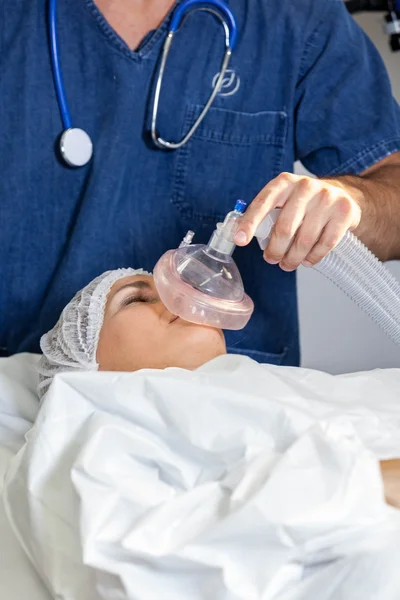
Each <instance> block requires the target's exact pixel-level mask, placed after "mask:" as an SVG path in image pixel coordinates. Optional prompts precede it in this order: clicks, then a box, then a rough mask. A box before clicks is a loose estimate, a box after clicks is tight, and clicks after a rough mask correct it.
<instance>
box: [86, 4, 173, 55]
mask: <svg viewBox="0 0 400 600" xmlns="http://www.w3.org/2000/svg"><path fill="white" fill-rule="evenodd" d="M85 8H86V10H87V12H88V13H89V16H90V17H91V19H93V20H94V23H95V25H97V28H98V29H99V30H100V32H101V34H102V35H103V36H104V37H105V38H106V39H107V40H108V41H109V42H110V43H111V46H112V48H113V49H114V50H116V51H117V52H119V53H122V54H123V55H124V56H126V57H127V58H129V59H130V60H133V61H134V62H138V61H140V60H142V59H146V58H147V57H148V55H149V54H150V52H151V51H152V49H153V48H154V46H155V44H157V42H158V41H159V39H160V38H161V36H162V35H163V34H164V33H165V32H166V30H167V27H168V24H169V21H170V19H171V16H172V12H173V10H172V11H170V13H169V14H168V15H167V16H166V17H165V19H164V21H163V22H162V23H161V25H160V27H158V29H157V30H156V31H155V32H154V33H153V35H152V36H151V38H150V39H149V40H148V42H146V44H145V46H144V47H143V49H139V50H137V51H136V50H131V49H130V48H129V46H128V45H127V44H126V43H125V42H124V40H123V39H122V38H121V37H120V36H119V35H118V33H117V32H116V31H114V29H113V28H112V27H111V25H110V24H109V23H108V21H107V19H106V18H105V17H104V16H103V14H102V13H101V11H100V10H99V9H98V8H97V6H96V4H95V3H94V1H93V0H86V1H85Z"/></svg>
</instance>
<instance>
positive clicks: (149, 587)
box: [0, 357, 400, 600]
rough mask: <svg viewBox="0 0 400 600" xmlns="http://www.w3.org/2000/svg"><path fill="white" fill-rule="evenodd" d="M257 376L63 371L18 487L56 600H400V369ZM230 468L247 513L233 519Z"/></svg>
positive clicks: (229, 368) (240, 369)
mask: <svg viewBox="0 0 400 600" xmlns="http://www.w3.org/2000/svg"><path fill="white" fill-rule="evenodd" d="M260 369H261V367H259V366H257V365H256V364H255V363H252V361H249V360H248V359H246V358H243V357H227V358H226V359H225V358H221V359H217V360H216V361H214V362H212V363H209V365H206V366H205V367H203V368H202V369H200V370H199V371H198V372H197V373H194V374H190V373H188V372H183V371H180V370H168V371H166V372H154V371H153V372H141V373H137V374H107V373H101V374H93V373H91V374H65V375H61V376H59V377H58V378H57V379H56V382H55V385H54V386H53V387H52V390H51V392H50V394H49V396H48V397H47V400H46V402H45V403H44V406H43V410H42V411H41V412H40V416H39V418H38V421H37V425H36V426H35V427H34V429H33V430H32V431H31V433H30V434H29V442H28V444H27V446H26V447H25V454H21V455H20V457H19V460H17V461H13V466H12V468H11V469H10V471H9V477H10V478H9V479H8V482H9V484H10V483H11V487H9V493H8V497H7V502H8V510H9V512H10V514H12V518H13V519H14V522H15V524H16V527H17V529H18V531H19V535H20V536H21V539H23V540H24V544H25V545H26V547H27V550H28V552H30V554H31V556H32V560H33V561H34V562H35V564H36V566H37V568H38V570H39V571H40V572H41V573H42V576H43V577H44V578H45V579H46V581H47V585H48V586H49V588H50V589H52V590H53V593H54V595H55V596H56V597H59V598H65V599H68V600H77V598H79V599H82V600H93V599H94V598H96V599H98V598H104V599H106V600H111V599H112V600H117V599H118V600H121V599H126V598H130V599H132V598H137V599H142V598H143V599H145V600H149V599H151V600H153V598H154V599H155V598H157V600H165V599H166V598H168V599H173V600H181V599H182V600H194V599H196V600H197V599H200V598H201V599H202V600H204V599H205V600H210V598H211V597H212V598H216V599H217V598H218V600H228V599H229V600H232V599H233V598H235V599H236V598H239V597H240V598H242V599H244V598H245V599H246V600H251V599H256V598H257V599H258V600H259V599H260V598H261V597H262V600H272V599H273V600H278V599H279V600H299V599H300V598H301V599H302V600H304V599H306V600H309V599H310V598H315V599H316V600H317V599H318V600H348V598H352V600H361V599H362V600H376V598H378V597H379V598H381V597H382V598H384V599H385V600H398V597H399V596H398V592H399V590H400V570H399V569H398V564H400V543H399V540H400V515H399V514H398V512H397V511H394V510H393V509H390V508H389V507H387V506H386V505H385V503H384V500H383V493H382V489H381V481H380V475H379V469H378V465H377V461H376V458H391V457H399V456H400V401H399V398H400V393H399V392H400V371H399V370H397V371H376V372H372V373H365V374H363V373H361V374H358V375H349V376H344V377H338V378H334V377H331V376H328V375H325V374H322V373H317V372H312V371H307V370H303V369H299V370H298V369H288V368H279V367H265V371H263V370H261V371H260ZM263 369H264V368H263ZM206 392H207V393H206ZM313 424H319V425H318V426H317V427H314V425H313ZM347 425H349V426H350V429H348V428H347ZM295 440H298V441H297V442H295ZM324 449H326V451H325V450H324ZM161 450H162V451H163V452H161V455H160V454H159V451H161ZM321 450H322V452H321ZM269 454H271V457H272V458H274V460H273V461H272V460H270V458H269ZM275 457H276V458H277V460H275ZM279 457H280V458H279ZM375 457H376V458H375ZM259 459H262V460H259ZM266 459H267V460H266ZM320 459H321V460H320ZM242 460H246V461H248V465H247V463H246V469H242V468H241V466H240V464H239V463H240V461H242ZM21 461H22V462H21ZM237 461H239V463H238V464H237V465H236V463H237ZM225 462H226V465H225ZM220 463H221V464H220ZM221 465H222V466H223V467H224V468H223V471H224V473H225V471H226V478H225V475H224V474H223V473H222V472H221V473H222V475H223V485H222V487H221V489H223V490H225V491H229V490H230V489H231V487H232V491H233V490H235V494H234V496H235V497H236V501H237V500H238V498H239V497H240V495H241V494H243V493H244V495H245V497H246V498H247V499H246V498H244V504H243V510H244V509H246V506H249V511H247V512H246V515H247V516H246V518H244V516H243V514H244V513H242V512H241V511H242V508H241V509H240V511H237V512H236V509H235V510H234V511H233V512H232V514H231V515H230V517H229V520H228V521H225V523H223V522H221V523H220V524H219V523H218V522H219V515H220V512H219V504H218V502H217V503H215V502H214V500H215V498H216V496H215V494H216V493H218V490H219V489H220V483H222V479H221V477H222V475H221V473H220V471H221V468H222V466H221ZM224 465H225V466H224ZM235 465H236V466H235ZM232 466H233V467H235V468H236V467H237V469H236V475H235V477H238V479H236V478H235V477H234V478H233V479H232V478H231V474H232V471H231V467H232ZM20 467H22V468H20ZM71 467H72V468H71ZM247 467H248V468H247ZM275 467H276V468H275ZM71 475H72V479H71ZM239 475H240V477H241V476H242V475H243V477H244V479H243V481H242V479H241V478H240V477H239ZM304 478H306V480H307V481H308V484H307V485H304ZM214 479H215V481H214ZM245 479H246V485H245ZM249 479H250V480H249ZM220 480H221V481H220ZM215 484H217V485H215ZM316 484H317V485H316ZM253 486H255V487H256V488H257V489H256V490H255V488H254V487H253ZM192 488H193V489H192ZM239 488H240V489H241V492H240V490H239ZM139 490H140V491H139ZM138 491H139V494H138ZM77 492H78V494H79V498H78V495H77ZM192 492H194V495H192ZM162 493H164V495H165V496H166V497H165V503H164V499H163V495H162ZM224 493H225V492H224ZM229 493H230V492H229ZM254 493H256V496H257V497H256V496H254ZM248 494H249V496H248ZM217 495H218V494H217ZM234 496H232V499H234ZM253 499H254V503H253ZM258 499H259V500H260V502H258ZM175 500H176V502H175ZM192 500H193V501H194V504H193V506H192V504H190V503H191V501H192ZM181 501H182V503H181ZM248 501H249V502H248ZM10 502H11V503H10ZM184 503H186V504H184ZM250 503H251V505H250ZM156 506H157V507H158V506H159V508H160V510H158V509H157V510H154V511H153V507H156ZM204 506H206V508H207V510H208V511H209V522H208V520H207V522H206V523H204V522H203V516H204V515H203V509H204ZM224 506H225V505H224ZM227 506H228V507H229V506H230V505H229V504H228V505H227ZM185 507H186V508H185ZM164 508H165V511H164ZM230 508H232V507H230ZM230 508H229V510H230ZM253 508H254V509H255V512H254V515H255V519H253V520H252V519H251V518H250V519H249V518H248V517H250V516H251V514H252V512H251V511H252V510H253ZM184 509H185V510H184ZM148 511H150V512H148ZM174 511H175V512H174ZM198 511H200V512H198ZM146 514H147V515H148V519H147V518H144V517H145V515H146ZM223 514H224V513H223ZM223 514H222V516H223ZM241 515H242V516H243V519H244V520H243V522H242V521H241ZM121 519H122V520H121ZM137 519H138V520H137ZM160 519H161V520H160ZM185 519H186V521H185ZM214 521H215V522H214ZM136 524H137V525H138V527H136ZM204 524H205V525H206V528H205V530H204V531H203V527H204ZM382 524H384V527H382ZM142 525H143V528H144V531H143V532H141V527H142ZM215 525H217V526H218V527H217V529H215ZM242 525H243V528H242ZM199 526H200V529H201V531H200V530H199V531H197V527H199ZM338 526H340V527H339V529H341V531H339V530H338ZM386 526H387V528H386ZM231 527H232V529H230V528H231ZM193 528H194V529H193ZM235 531H236V532H237V533H238V537H236V538H235ZM263 532H264V533H263ZM231 534H233V535H231ZM177 535H178V537H177ZM179 536H180V537H179ZM193 536H194V537H193ZM251 536H253V538H252V539H254V540H256V539H259V537H260V536H261V538H262V539H261V538H260V541H261V542H262V552H261V553H260V548H261V546H259V545H258V544H257V546H254V547H253V554H251V549H252V539H251ZM254 536H255V537H254ZM235 539H236V544H235ZM249 541H250V545H249ZM293 543H294V544H295V553H294V554H291V559H290V560H289V561H288V560H287V557H286V554H287V552H289V553H291V552H292V549H293ZM246 544H247V545H249V548H248V550H247V546H246ZM299 544H300V546H299ZM164 546H165V548H164ZM128 551H129V552H128ZM254 551H255V552H254ZM81 552H82V554H81ZM127 552H128V554H127ZM135 552H136V555H137V556H138V557H139V559H138V560H137V561H136V560H132V557H133V556H135ZM249 552H250V554H249ZM299 552H300V553H299ZM159 553H160V554H159ZM141 557H142V558H144V559H145V560H144V562H143V561H142V560H141ZM296 557H299V560H298V559H297V558H296ZM300 558H301V561H300ZM164 559H165V561H164ZM186 560H188V561H189V562H188V563H186V562H185V561H186ZM220 561H221V562H220ZM274 561H275V562H274ZM257 563H259V564H257ZM280 563H282V564H280ZM146 564H147V565H148V566H149V567H151V568H150V569H149V570H147V568H146ZM179 565H180V567H182V568H178V567H179ZM185 565H186V566H185ZM189 565H190V568H189V575H190V577H189V578H187V577H186V576H185V572H186V567H189ZM202 565H203V566H202ZM207 565H209V567H210V569H209V570H210V574H211V576H210V574H209V573H208V571H207ZM213 565H214V567H215V569H214V567H213ZM196 566H197V571H196ZM267 567H268V568H267ZM92 569H94V572H93V570H92ZM221 572H222V573H223V574H224V578H222V579H221ZM155 574H156V575H155ZM194 575H196V576H197V578H198V580H197V579H196V580H195V581H193V578H194ZM267 579H268V581H267ZM264 580H265V581H264ZM197 582H198V583H199V585H197ZM200 584H202V585H200ZM238 584H241V586H242V589H241V591H240V590H239V588H238ZM253 584H254V585H253ZM99 585H100V587H99ZM210 585H211V587H212V589H213V592H215V591H216V589H217V587H218V586H219V587H218V591H217V592H216V593H212V594H210V593H209V592H210V589H209V586H210ZM224 585H225V587H226V590H225V592H223V590H222V587H223V586H224ZM213 586H214V587H213ZM243 586H244V587H243ZM265 586H268V591H265V594H264V593H263V594H262V595H261V593H260V589H261V588H262V589H265V590H266V587H265ZM156 588H157V589H156ZM228 588H229V589H228ZM244 588H246V589H247V591H245V589H244ZM95 589H97V592H95V591H94V590H95ZM233 590H235V591H233ZM155 592H156V593H155ZM57 594H58V595H57ZM29 597H30V598H31V595H30V596H29ZM0 598H1V596H0ZM35 600H36V599H35ZM40 600H41V599H40Z"/></svg>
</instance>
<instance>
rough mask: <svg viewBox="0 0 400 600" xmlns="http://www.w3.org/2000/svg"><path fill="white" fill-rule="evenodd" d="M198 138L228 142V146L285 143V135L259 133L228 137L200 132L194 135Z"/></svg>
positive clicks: (277, 144)
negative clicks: (250, 135) (241, 136)
mask: <svg viewBox="0 0 400 600" xmlns="http://www.w3.org/2000/svg"><path fill="white" fill-rule="evenodd" d="M193 138H195V139H197V140H202V141H206V142H214V143H216V144H226V145H227V146H252V145H253V144H268V145H270V146H282V145H284V144H285V137H273V136H268V135H265V136H263V135H257V136H254V137H251V138H237V139H229V138H228V139H227V138H225V137H224V136H223V135H222V134H218V133H211V132H210V134H209V135H205V134H198V135H196V136H193Z"/></svg>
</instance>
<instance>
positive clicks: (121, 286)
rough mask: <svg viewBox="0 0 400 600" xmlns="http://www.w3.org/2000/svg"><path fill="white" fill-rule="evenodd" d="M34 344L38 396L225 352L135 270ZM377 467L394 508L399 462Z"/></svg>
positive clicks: (103, 279)
mask: <svg viewBox="0 0 400 600" xmlns="http://www.w3.org/2000/svg"><path fill="white" fill-rule="evenodd" d="M40 345H41V348H42V351H43V356H42V358H41V359H40V361H39V365H38V371H39V380H40V383H39V387H38V392H39V396H40V397H43V395H44V394H45V392H46V391H47V390H48V388H49V386H50V384H51V382H52V380H53V378H54V376H55V375H56V374H57V373H61V372H63V371H80V370H82V371H89V370H100V371H137V370H139V369H145V368H151V369H165V368H166V367H180V368H183V369H189V370H192V369H196V368H197V367H199V366H201V365H203V364H204V363H206V362H208V361H209V360H211V359H213V358H216V357H217V356H220V355H222V354H226V346H225V340H224V336H223V333H222V331H221V330H217V329H212V328H211V327H205V326H200V325H194V324H192V323H188V322H187V321H183V320H182V319H180V318H178V317H177V316H176V315H173V314H171V313H170V312H169V311H168V310H167V309H166V307H165V306H164V305H163V303H162V302H161V300H160V298H159V296H158V294H157V290H156V288H155V285H154V281H153V277H152V276H151V275H150V274H149V273H146V272H145V271H143V270H141V269H140V270H134V269H118V270H115V271H108V272H106V273H104V274H103V275H101V276H100V277H97V278H96V279H94V280H93V281H92V282H91V283H90V284H89V285H87V286H86V287H85V288H83V289H82V290H81V291H80V292H78V294H76V296H75V297H74V298H73V299H72V300H71V301H70V302H69V303H68V305H67V306H66V307H65V309H64V310H63V312H62V314H61V317H60V319H59V321H58V323H57V324H56V325H55V327H54V328H53V329H51V330H50V331H49V332H48V333H46V334H45V335H44V336H43V337H42V339H41V342H40ZM380 465H381V472H382V477H383V482H384V488H385V496H386V501H387V502H388V503H389V504H391V505H393V506H395V507H397V508H400V460H387V461H381V463H380Z"/></svg>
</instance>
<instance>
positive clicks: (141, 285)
mask: <svg viewBox="0 0 400 600" xmlns="http://www.w3.org/2000/svg"><path fill="white" fill-rule="evenodd" d="M126 288H135V289H136V290H148V289H151V285H150V284H149V283H147V281H131V282H130V283H125V285H122V286H121V287H120V288H119V289H118V290H117V291H116V292H115V294H114V298H115V296H116V295H117V294H119V292H122V290H125V289H126Z"/></svg>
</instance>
